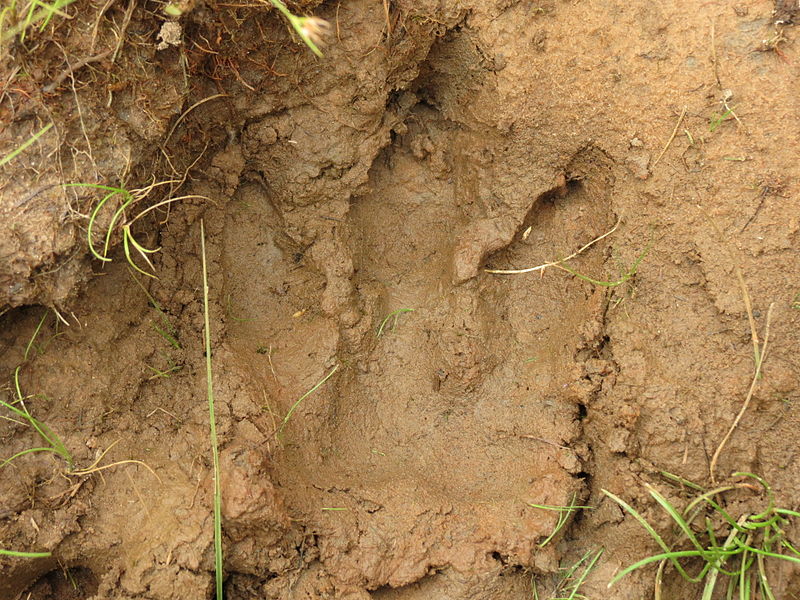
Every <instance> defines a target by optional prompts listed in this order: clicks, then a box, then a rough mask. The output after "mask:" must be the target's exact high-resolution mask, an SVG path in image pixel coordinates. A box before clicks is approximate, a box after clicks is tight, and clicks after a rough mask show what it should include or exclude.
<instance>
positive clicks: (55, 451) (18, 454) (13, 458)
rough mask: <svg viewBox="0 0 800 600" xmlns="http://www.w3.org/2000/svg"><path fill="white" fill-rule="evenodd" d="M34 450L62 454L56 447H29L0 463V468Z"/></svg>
mask: <svg viewBox="0 0 800 600" xmlns="http://www.w3.org/2000/svg"><path fill="white" fill-rule="evenodd" d="M33 452H52V453H53V454H58V455H59V456H62V455H61V453H60V452H58V451H57V450H55V449H54V448H28V449H27V450H22V451H21V452H17V453H16V454H15V455H14V456H12V457H10V458H7V459H5V460H4V461H3V462H2V463H0V469H2V468H3V467H5V466H6V465H7V464H9V463H11V462H13V461H15V460H16V459H18V458H19V457H20V456H25V455H26V454H31V453H33Z"/></svg>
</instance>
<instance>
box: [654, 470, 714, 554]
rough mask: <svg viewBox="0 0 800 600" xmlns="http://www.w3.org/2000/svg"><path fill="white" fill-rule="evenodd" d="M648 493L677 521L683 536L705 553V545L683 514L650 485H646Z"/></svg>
mask: <svg viewBox="0 0 800 600" xmlns="http://www.w3.org/2000/svg"><path fill="white" fill-rule="evenodd" d="M645 487H646V488H647V491H648V492H650V495H651V496H652V497H653V498H654V499H655V501H656V502H658V503H659V504H660V505H661V508H663V509H664V511H665V512H666V513H667V514H668V515H669V516H670V517H671V518H672V520H673V521H675V524H676V525H678V527H679V528H680V530H681V531H682V532H683V535H685V536H686V538H687V539H688V540H689V541H690V542H691V543H692V546H694V547H695V548H696V549H697V550H701V551H705V548H704V547H703V545H702V544H701V543H700V542H699V541H698V539H697V537H696V536H695V535H694V532H693V531H692V529H691V527H689V524H688V523H687V522H686V521H685V520H684V518H683V517H682V516H681V514H680V513H679V512H678V511H677V510H676V509H675V507H674V506H672V504H670V503H669V501H668V500H667V499H666V498H665V497H664V496H662V495H661V493H660V492H659V491H658V490H657V489H655V488H654V487H653V486H651V485H649V484H645Z"/></svg>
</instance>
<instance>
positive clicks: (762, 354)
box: [709, 302, 775, 485]
mask: <svg viewBox="0 0 800 600" xmlns="http://www.w3.org/2000/svg"><path fill="white" fill-rule="evenodd" d="M774 306H775V303H774V302H773V303H772V304H770V305H769V309H767V321H766V325H765V326H764V343H763V344H762V345H761V351H760V352H759V353H758V359H757V360H756V368H755V373H754V374H753V381H752V382H751V383H750V389H749V390H748V391H747V396H746V397H745V399H744V403H743V404H742V408H741V409H740V410H739V414H737V415H736V418H735V419H734V420H733V423H732V424H731V427H730V429H728V433H726V434H725V437H724V438H722V441H721V442H720V444H719V446H718V447H717V450H716V452H714V456H713V457H712V458H711V465H710V466H709V473H710V475H711V483H712V484H714V485H716V475H715V471H716V470H717V461H718V460H719V455H720V454H722V450H723V449H724V448H725V444H727V443H728V440H729V439H730V437H731V435H732V434H733V432H734V430H735V429H736V427H737V426H738V425H739V421H741V419H742V416H743V415H744V413H745V411H746V410H747V407H748V406H749V405H750V400H751V399H752V398H753V392H754V391H755V389H756V384H757V383H758V379H759V377H760V376H761V366H762V365H763V364H764V359H765V358H766V356H767V343H768V342H769V325H770V321H771V320H772V309H773V307H774ZM754 343H757V342H755V340H754Z"/></svg>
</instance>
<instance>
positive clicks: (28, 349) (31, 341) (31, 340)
mask: <svg viewBox="0 0 800 600" xmlns="http://www.w3.org/2000/svg"><path fill="white" fill-rule="evenodd" d="M48 314H50V311H49V310H46V311H44V314H43V315H42V318H41V319H39V324H38V325H37V326H36V330H35V331H34V332H33V335H32V336H31V339H30V341H28V345H27V346H25V354H24V355H23V357H22V360H23V361H25V360H28V355H29V354H30V351H31V347H32V346H33V342H34V340H36V336H37V335H39V331H40V330H41V329H42V325H44V320H45V319H46V318H47V315H48Z"/></svg>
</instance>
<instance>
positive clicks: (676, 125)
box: [653, 106, 686, 169]
mask: <svg viewBox="0 0 800 600" xmlns="http://www.w3.org/2000/svg"><path fill="white" fill-rule="evenodd" d="M685 116H686V107H685V106H684V107H683V110H682V111H681V116H680V117H678V122H677V123H675V129H673V130H672V135H671V136H669V139H668V140H667V143H666V145H665V146H664V149H663V150H662V151H661V154H659V155H658V158H656V160H655V161H654V162H653V168H654V169H655V167H656V165H657V164H658V161H660V160H661V157H662V156H664V153H665V152H666V151H667V148H669V146H670V144H671V143H672V140H674V139H675V135H676V134H677V133H678V127H680V126H681V122H682V121H683V117H685Z"/></svg>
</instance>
